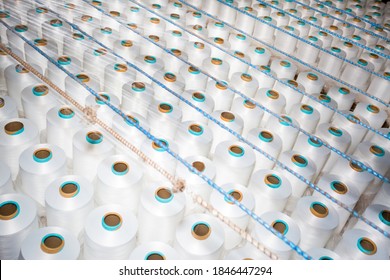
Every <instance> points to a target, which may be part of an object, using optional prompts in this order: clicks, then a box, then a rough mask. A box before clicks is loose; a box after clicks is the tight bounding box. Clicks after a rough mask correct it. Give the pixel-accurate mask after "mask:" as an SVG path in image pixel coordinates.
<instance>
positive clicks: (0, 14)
mask: <svg viewBox="0 0 390 280" xmlns="http://www.w3.org/2000/svg"><path fill="white" fill-rule="evenodd" d="M10 17H11V16H10V15H9V12H8V11H0V19H3V18H10Z"/></svg>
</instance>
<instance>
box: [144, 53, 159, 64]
mask: <svg viewBox="0 0 390 280" xmlns="http://www.w3.org/2000/svg"><path fill="white" fill-rule="evenodd" d="M144 61H145V62H146V63H150V64H155V63H156V62H157V60H156V58H155V57H154V56H151V55H147V56H145V58H144Z"/></svg>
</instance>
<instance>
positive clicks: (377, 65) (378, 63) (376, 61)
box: [361, 52, 386, 72]
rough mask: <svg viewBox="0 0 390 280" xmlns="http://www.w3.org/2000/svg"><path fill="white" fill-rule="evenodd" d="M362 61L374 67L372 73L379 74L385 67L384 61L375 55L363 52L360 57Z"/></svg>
mask: <svg viewBox="0 0 390 280" xmlns="http://www.w3.org/2000/svg"><path fill="white" fill-rule="evenodd" d="M361 58H362V59H364V60H366V61H369V62H371V63H372V64H373V65H374V71H375V72H379V71H381V70H382V67H383V66H384V65H385V62H386V60H385V59H384V58H383V57H380V56H379V55H377V54H375V53H368V52H364V53H363V54H362V56H361Z"/></svg>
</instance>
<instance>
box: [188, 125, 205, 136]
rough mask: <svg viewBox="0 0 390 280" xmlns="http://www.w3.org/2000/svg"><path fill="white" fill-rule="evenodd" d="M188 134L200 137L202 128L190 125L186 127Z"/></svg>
mask: <svg viewBox="0 0 390 280" xmlns="http://www.w3.org/2000/svg"><path fill="white" fill-rule="evenodd" d="M188 132H189V133H191V134H192V135H195V136H200V135H202V134H203V132H204V130H203V127H202V126H201V125H199V124H191V125H190V126H189V127H188Z"/></svg>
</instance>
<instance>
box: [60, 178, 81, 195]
mask: <svg viewBox="0 0 390 280" xmlns="http://www.w3.org/2000/svg"><path fill="white" fill-rule="evenodd" d="M59 192H60V195H61V196H62V197H65V198H72V197H75V196H76V195H78V193H79V192H80V185H79V184H78V183H77V182H75V181H66V182H64V183H62V184H61V186H60V188H59Z"/></svg>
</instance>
